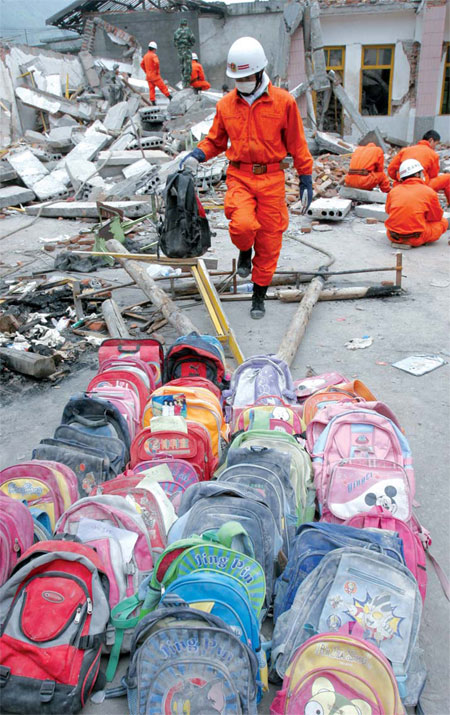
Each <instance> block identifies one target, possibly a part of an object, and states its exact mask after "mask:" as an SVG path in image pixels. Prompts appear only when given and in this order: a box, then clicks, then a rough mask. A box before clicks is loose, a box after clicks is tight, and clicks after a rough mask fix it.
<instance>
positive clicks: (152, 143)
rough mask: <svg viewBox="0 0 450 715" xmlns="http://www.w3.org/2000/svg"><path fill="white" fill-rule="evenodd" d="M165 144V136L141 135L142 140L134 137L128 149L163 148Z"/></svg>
mask: <svg viewBox="0 0 450 715" xmlns="http://www.w3.org/2000/svg"><path fill="white" fill-rule="evenodd" d="M163 146H164V139H163V137H157V136H149V137H141V139H140V141H139V142H138V140H137V139H134V138H133V140H132V141H131V142H130V144H129V145H128V146H127V149H140V148H141V147H142V149H162V148H163ZM111 149H112V147H111Z"/></svg>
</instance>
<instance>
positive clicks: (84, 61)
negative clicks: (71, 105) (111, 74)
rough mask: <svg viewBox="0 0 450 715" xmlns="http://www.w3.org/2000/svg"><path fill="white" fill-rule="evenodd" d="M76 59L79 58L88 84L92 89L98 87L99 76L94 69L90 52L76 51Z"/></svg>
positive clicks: (93, 61)
mask: <svg viewBox="0 0 450 715" xmlns="http://www.w3.org/2000/svg"><path fill="white" fill-rule="evenodd" d="M78 59H79V60H80V63H81V66H82V68H83V72H84V74H85V77H86V79H87V82H88V84H89V86H90V87H92V88H93V89H95V88H96V87H100V77H99V76H98V72H97V70H96V69H95V60H94V58H93V56H92V55H91V53H90V52H87V50H82V51H81V52H79V53H78Z"/></svg>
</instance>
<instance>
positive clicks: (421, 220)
mask: <svg viewBox="0 0 450 715" xmlns="http://www.w3.org/2000/svg"><path fill="white" fill-rule="evenodd" d="M423 173H424V172H423V166H422V164H421V163H420V162H419V161H417V159H405V161H402V163H401V164H400V167H399V171H398V179H399V183H397V184H396V185H395V186H394V187H393V188H392V189H391V191H390V192H389V194H388V195H387V198H386V213H387V214H388V217H387V219H386V221H385V226H386V229H387V234H388V238H389V240H390V241H391V242H392V243H393V244H394V243H395V244H396V245H397V246H398V247H399V248H411V247H417V246H422V245H423V244H424V243H433V242H434V241H437V240H438V239H439V238H440V237H441V236H442V234H443V233H444V232H445V231H446V230H447V229H448V221H447V219H446V218H444V212H443V210H442V207H441V205H440V203H439V199H438V197H437V194H436V192H435V191H434V190H433V189H432V188H431V186H427V184H426V183H425V181H424V180H423Z"/></svg>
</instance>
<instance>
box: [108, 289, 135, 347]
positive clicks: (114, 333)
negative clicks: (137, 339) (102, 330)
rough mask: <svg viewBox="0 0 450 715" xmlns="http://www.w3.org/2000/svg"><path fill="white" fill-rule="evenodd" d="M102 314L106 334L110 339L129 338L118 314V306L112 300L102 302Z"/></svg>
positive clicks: (122, 320) (123, 322)
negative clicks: (106, 329) (107, 333)
mask: <svg viewBox="0 0 450 715" xmlns="http://www.w3.org/2000/svg"><path fill="white" fill-rule="evenodd" d="M102 313H103V317H104V319H105V323H106V325H107V328H108V332H109V334H110V336H111V337H112V338H131V335H130V333H129V332H128V328H127V326H126V325H125V321H124V319H123V318H122V315H121V313H120V309H119V306H118V305H117V303H116V301H115V300H114V299H113V298H109V299H108V300H105V301H103V303H102Z"/></svg>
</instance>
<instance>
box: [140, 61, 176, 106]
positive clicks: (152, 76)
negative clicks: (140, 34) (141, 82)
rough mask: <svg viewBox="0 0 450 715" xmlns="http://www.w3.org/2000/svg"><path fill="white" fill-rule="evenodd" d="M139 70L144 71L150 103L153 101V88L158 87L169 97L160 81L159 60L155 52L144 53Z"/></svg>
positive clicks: (167, 91)
mask: <svg viewBox="0 0 450 715" xmlns="http://www.w3.org/2000/svg"><path fill="white" fill-rule="evenodd" d="M141 68H142V69H143V70H144V72H145V76H146V78H147V82H148V88H149V96H150V101H151V102H154V101H155V87H158V89H159V90H161V92H162V93H163V94H164V95H165V96H166V97H170V92H169V90H168V89H167V87H166V85H165V84H164V82H163V81H162V78H161V75H160V73H159V59H158V55H157V54H156V52H153V50H149V51H148V52H146V53H145V55H144V56H143V58H142V62H141Z"/></svg>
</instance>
